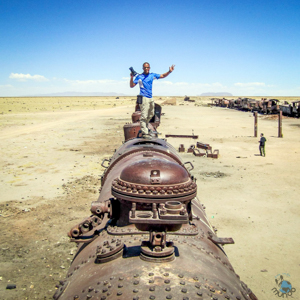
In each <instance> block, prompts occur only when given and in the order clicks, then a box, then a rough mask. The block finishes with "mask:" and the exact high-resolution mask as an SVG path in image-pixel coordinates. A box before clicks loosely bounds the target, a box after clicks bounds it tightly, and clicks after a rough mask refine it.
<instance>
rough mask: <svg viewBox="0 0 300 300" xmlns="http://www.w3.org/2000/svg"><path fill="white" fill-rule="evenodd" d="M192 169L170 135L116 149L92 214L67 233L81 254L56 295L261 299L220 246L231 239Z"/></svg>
mask: <svg viewBox="0 0 300 300" xmlns="http://www.w3.org/2000/svg"><path fill="white" fill-rule="evenodd" d="M200 149H201V148H200ZM193 150H194V151H196V150H198V149H196V148H195V147H194V149H193ZM201 150H204V149H201ZM198 151H199V150H198ZM207 151H211V149H210V150H207ZM187 165H190V169H188V167H187ZM192 168H193V166H192V164H191V163H183V162H182V161H181V158H180V157H179V155H178V153H177V151H176V150H175V149H174V148H173V147H172V146H171V145H170V144H168V143H167V142H166V141H164V140H160V139H152V140H144V139H141V138H133V139H130V140H128V141H127V142H125V143H124V144H123V145H122V146H121V147H120V148H119V149H117V150H116V152H115V153H114V155H113V156H112V157H111V158H110V159H109V160H108V161H107V168H106V170H105V173H104V174H103V175H102V180H101V183H102V187H101V193H100V195H99V198H98V200H97V201H94V202H93V203H92V206H91V213H92V215H91V216H89V217H87V218H86V219H84V220H83V221H82V222H80V223H79V224H77V225H75V226H74V227H73V228H72V229H71V231H70V233H69V235H70V237H71V241H74V242H76V243H78V251H77V253H76V256H75V258H74V260H73V262H72V264H71V266H70V269H69V270H68V272H67V276H66V279H65V280H62V281H60V282H59V285H58V289H57V291H56V293H55V295H54V299H56V300H57V299H60V300H67V299H68V300H69V299H80V300H83V299H84V300H86V299H103V300H104V299H120V300H121V299H122V300H127V299H135V300H138V299H140V300H141V299H184V300H185V299H219V300H221V299H223V300H225V299H246V300H251V299H252V300H255V299H256V297H255V295H254V294H253V293H252V291H251V290H250V289H249V288H248V287H247V285H246V284H244V283H243V282H242V281H241V280H240V278H239V276H238V275H237V274H236V273H235V271H234V269H233V267H232V265H231V264H230V262H229V260H228V258H227V256H226V254H225V252H224V249H223V247H222V245H224V244H231V243H233V240H232V239H231V238H220V237H218V236H217V235H216V231H217V230H216V229H215V228H214V227H212V225H211V224H210V223H209V221H208V217H207V216H206V213H205V207H204V205H203V204H201V203H200V201H199V199H198V197H197V184H196V179H195V178H194V177H193V176H192V175H191V174H190V172H189V171H190V170H191V169H192Z"/></svg>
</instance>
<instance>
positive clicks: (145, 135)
mask: <svg viewBox="0 0 300 300" xmlns="http://www.w3.org/2000/svg"><path fill="white" fill-rule="evenodd" d="M142 138H143V139H146V140H151V139H152V136H151V135H150V134H143V135H142Z"/></svg>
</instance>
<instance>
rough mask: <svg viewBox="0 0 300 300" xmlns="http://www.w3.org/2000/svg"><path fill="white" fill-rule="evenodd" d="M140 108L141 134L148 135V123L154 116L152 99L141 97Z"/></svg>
mask: <svg viewBox="0 0 300 300" xmlns="http://www.w3.org/2000/svg"><path fill="white" fill-rule="evenodd" d="M140 108H141V130H142V134H143V135H144V134H149V133H148V123H149V121H150V120H151V119H152V117H153V116H154V101H153V99H152V98H146V97H143V103H142V104H140Z"/></svg>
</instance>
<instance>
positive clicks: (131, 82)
mask: <svg viewBox="0 0 300 300" xmlns="http://www.w3.org/2000/svg"><path fill="white" fill-rule="evenodd" d="M133 77H134V76H133V75H132V74H130V83H129V84H130V87H131V88H133V87H135V86H136V83H134V82H133Z"/></svg>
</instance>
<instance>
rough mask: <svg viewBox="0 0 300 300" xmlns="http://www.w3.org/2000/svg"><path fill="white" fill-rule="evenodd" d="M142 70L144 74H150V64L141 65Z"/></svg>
mask: <svg viewBox="0 0 300 300" xmlns="http://www.w3.org/2000/svg"><path fill="white" fill-rule="evenodd" d="M143 70H144V74H146V75H147V74H149V72H150V64H149V63H147V62H145V63H143Z"/></svg>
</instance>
